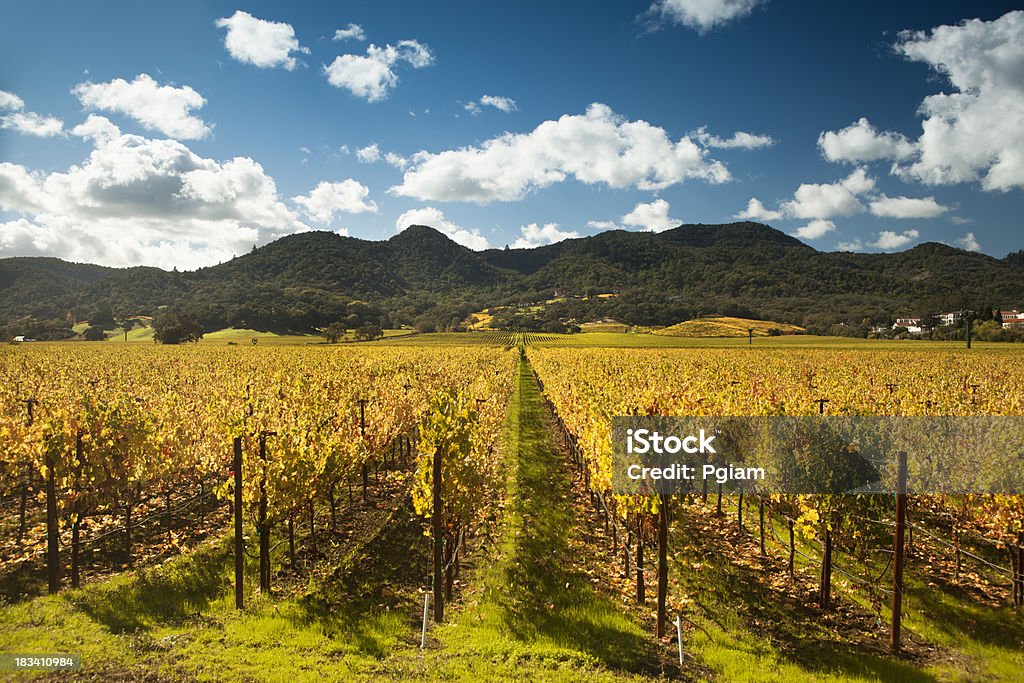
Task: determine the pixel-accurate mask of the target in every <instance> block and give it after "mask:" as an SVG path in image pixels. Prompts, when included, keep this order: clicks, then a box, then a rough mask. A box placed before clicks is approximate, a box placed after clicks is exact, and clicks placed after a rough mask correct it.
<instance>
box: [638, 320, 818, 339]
mask: <svg viewBox="0 0 1024 683" xmlns="http://www.w3.org/2000/svg"><path fill="white" fill-rule="evenodd" d="M773 329H774V330H778V331H779V332H782V333H787V332H803V331H804V328H802V327H798V326H796V325H787V324H786V323H776V322H772V321H771V320H751V319H749V318H728V317H720V318H696V319H694V320H687V321H685V322H681V323H679V324H678V325H672V326H671V327H666V328H664V329H661V330H657V331H655V332H653V334H658V335H665V336H669V337H743V338H746V337H747V336H748V334H749V333H748V330H753V331H754V336H755V337H767V336H768V335H769V330H773Z"/></svg>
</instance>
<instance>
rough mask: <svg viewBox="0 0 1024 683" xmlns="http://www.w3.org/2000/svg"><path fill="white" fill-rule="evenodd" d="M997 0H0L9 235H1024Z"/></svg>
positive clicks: (141, 241)
mask: <svg viewBox="0 0 1024 683" xmlns="http://www.w3.org/2000/svg"><path fill="white" fill-rule="evenodd" d="M1012 9H1013V5H1012V4H1011V3H999V2H987V3H983V4H982V3H949V2H905V3H904V2H901V3H892V2H886V3H872V2H861V3H857V4H856V5H855V6H854V5H849V6H841V5H840V3H820V2H798V1H796V0H788V1H786V2H782V1H781V0H658V1H657V2H654V3H653V4H652V0H646V1H638V2H617V3H584V2H562V3H550V2H546V3H545V2H528V1H527V2H518V3H515V4H514V5H511V6H501V7H500V8H499V7H498V6H497V5H494V4H491V3H479V2H444V3H432V2H422V1H420V2H413V1H410V2H397V1H396V2H387V1H381V2H360V3H356V2H329V3H328V2H323V3H316V4H314V3H301V4H299V3H290V4H286V3H269V2H250V3H246V4H238V3H222V2H202V3H199V2H181V3H173V4H171V3H166V4H162V3H137V2H121V3H117V2H105V3H73V2H43V1H41V2H35V3H16V4H8V6H6V7H5V9H4V10H3V21H2V22H0V256H15V255H51V256H58V257H61V258H66V259H69V260H77V261H89V262H97V263H104V264H109V265H118V266H121V265H135V264H139V263H144V264H148V265H158V266H162V267H168V268H169V267H171V266H177V267H179V268H195V267H198V266H202V265H210V264H213V263H217V262H220V261H222V260H226V259H228V258H230V257H231V256H233V255H235V254H239V253H244V252H246V251H248V250H249V249H250V248H251V247H252V245H253V244H263V243H266V242H268V241H270V240H273V239H276V238H279V237H281V236H283V235H287V234H291V233H294V232H297V231H302V230H307V229H329V230H336V231H339V232H342V233H343V234H348V235H351V236H354V237H360V238H365V239H386V238H388V237H390V236H392V235H394V234H395V232H396V230H397V229H398V228H399V227H403V226H404V225H405V224H408V223H410V222H417V223H426V224H428V225H433V226H434V227H438V228H439V229H441V230H443V231H444V232H446V233H448V234H449V235H451V236H452V237H453V238H454V239H456V241H459V242H461V243H463V244H466V245H467V246H470V247H472V248H484V247H487V246H490V247H503V246H504V245H506V244H510V245H513V246H530V245H536V244H544V243H548V242H550V241H553V240H557V239H562V238H565V237H571V236H583V235H589V234H595V233H596V232H598V231H600V230H606V229H612V228H615V227H620V228H625V229H629V230H661V229H665V228H667V227H673V226H675V225H677V224H679V223H681V222H682V223H721V222H729V221H732V220H737V219H739V218H744V217H748V218H751V219H754V220H760V221H762V222H766V223H768V224H770V225H772V226H774V227H777V228H779V229H780V230H783V231H785V232H787V233H790V234H794V235H796V236H798V237H799V238H801V239H803V240H804V241H805V242H807V243H808V244H811V245H812V246H814V247H815V248H818V249H820V250H824V251H832V250H837V249H845V250H855V251H893V250H901V249H906V248H909V247H911V246H913V245H914V244H918V243H921V242H924V241H941V242H946V243H948V244H952V245H955V246H960V247H962V248H968V249H974V250H980V251H983V252H985V253H988V254H992V255H994V256H999V257H1001V256H1003V255H1004V254H1006V253H1007V252H1009V251H1016V250H1017V249H1021V248H1022V247H1024V235H1022V231H1021V229H1020V223H1019V215H1020V214H1021V208H1022V191H1024V13H1021V12H1012Z"/></svg>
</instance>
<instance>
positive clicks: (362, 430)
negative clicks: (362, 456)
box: [359, 398, 370, 503]
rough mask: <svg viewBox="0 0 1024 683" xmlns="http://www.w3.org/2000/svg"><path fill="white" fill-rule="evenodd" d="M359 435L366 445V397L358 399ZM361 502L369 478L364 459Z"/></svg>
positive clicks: (364, 495) (364, 498)
mask: <svg viewBox="0 0 1024 683" xmlns="http://www.w3.org/2000/svg"><path fill="white" fill-rule="evenodd" d="M359 437H360V438H361V439H362V440H363V445H364V446H365V445H366V399H365V398H361V399H359ZM362 474H363V502H364V503H365V502H366V485H367V480H368V479H369V474H370V473H369V465H368V464H367V463H366V461H365V460H364V461H363V470H362Z"/></svg>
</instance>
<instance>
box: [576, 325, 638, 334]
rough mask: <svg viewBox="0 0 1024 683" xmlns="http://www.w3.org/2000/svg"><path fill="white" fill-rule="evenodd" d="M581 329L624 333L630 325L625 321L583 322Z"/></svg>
mask: <svg viewBox="0 0 1024 683" xmlns="http://www.w3.org/2000/svg"><path fill="white" fill-rule="evenodd" d="M580 329H581V330H583V331H584V332H613V333H617V334H624V333H626V332H627V331H628V330H629V325H625V324H623V323H615V322H610V323H583V324H582V325H580Z"/></svg>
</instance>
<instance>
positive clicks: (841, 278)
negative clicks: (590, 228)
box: [0, 222, 1024, 331]
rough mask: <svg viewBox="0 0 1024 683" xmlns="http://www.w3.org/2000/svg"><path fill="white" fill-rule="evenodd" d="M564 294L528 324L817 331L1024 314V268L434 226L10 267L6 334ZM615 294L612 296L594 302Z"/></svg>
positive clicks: (733, 236) (752, 228) (740, 233)
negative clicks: (517, 235) (76, 325)
mask: <svg viewBox="0 0 1024 683" xmlns="http://www.w3.org/2000/svg"><path fill="white" fill-rule="evenodd" d="M556 291H557V292H559V293H560V294H561V297H560V302H559V303H558V304H556V305H552V306H547V307H545V309H544V313H543V316H544V318H543V319H542V320H538V321H534V322H538V323H544V322H551V321H552V320H558V319H563V320H564V319H570V318H571V319H575V320H578V321H586V320H598V319H601V318H614V319H616V320H620V321H623V322H624V323H627V324H631V325H673V324H675V323H678V322H679V321H681V320H688V319H691V318H694V317H700V316H705V317H706V316H734V317H744V318H757V319H768V320H773V321H778V322H785V323H792V324H797V325H802V326H809V327H814V326H823V325H826V326H827V325H829V324H831V323H834V322H839V321H849V322H860V321H861V320H862V319H864V318H875V319H884V318H886V317H894V316H897V315H905V314H916V313H919V312H922V311H927V310H938V309H945V308H953V307H964V306H969V307H981V306H989V305H991V306H1005V307H1021V306H1024V257H1022V256H1021V254H1020V253H1017V254H1011V255H1010V256H1008V257H1006V258H1004V259H996V258H992V257H990V256H986V255H984V254H979V253H973V252H967V251H963V250H960V249H955V248H953V247H949V246H946V245H943V244H937V243H925V244H922V245H919V246H917V247H914V248H913V249H909V250H907V251H904V252H900V253H894V254H858V253H827V252H819V251H817V250H815V249H814V248H812V247H810V246H808V245H806V244H803V243H802V242H800V241H798V240H796V239H794V238H792V237H790V236H788V235H786V234H784V233H782V232H780V231H778V230H775V229H773V228H771V227H769V226H767V225H762V224H759V223H750V222H743V223H730V224H725V225H682V226H679V227H678V228H675V229H672V230H668V231H665V232H662V233H637V232H627V231H622V230H613V231H608V232H603V233H600V234H597V235H594V236H591V237H583V238H578V239H572V240H565V241H563V242H559V243H557V244H552V245H547V246H541V247H537V248H533V249H507V248H506V249H490V250H486V251H481V252H475V251H471V250H470V249H467V248H465V247H463V246H460V245H458V244H456V243H455V242H453V241H452V240H450V239H449V238H448V237H446V236H445V235H443V234H442V233H440V232H438V231H437V230H434V229H432V228H429V227H425V226H411V227H409V228H407V229H406V230H404V231H403V232H401V233H399V234H397V235H395V236H393V237H392V238H391V239H389V240H385V241H368V240H361V239H356V238H352V237H343V236H340V235H337V234H335V233H330V232H308V233H302V234H297V235H291V236H288V237H284V238H281V239H279V240H277V241H275V242H272V243H270V244H267V245H265V246H263V247H261V248H259V249H255V250H253V251H252V252H250V253H248V254H245V255H242V256H239V257H236V258H234V259H232V260H231V261H228V262H226V263H223V264H220V265H217V266H212V267H208V268H202V269H199V270H196V271H190V272H177V271H173V272H168V271H164V270H160V269H158V268H149V267H135V268H127V269H115V268H106V267H101V266H93V265H87V264H74V263H67V262H64V261H60V260H59V259H53V258H25V257H19V258H8V259H0V325H6V328H5V329H6V330H7V331H10V330H11V329H20V328H23V327H25V326H26V325H30V324H35V323H40V322H41V321H52V325H53V326H56V327H59V326H60V324H63V321H66V319H67V317H68V314H69V313H71V316H72V317H73V318H74V319H76V320H80V319H83V318H87V317H89V316H90V315H91V314H92V313H93V312H94V311H96V310H109V311H110V312H112V313H113V314H114V315H115V316H122V315H152V314H154V313H156V312H158V311H159V310H161V308H163V307H171V308H179V309H184V310H187V311H188V312H189V313H191V314H192V315H194V316H195V317H197V318H198V319H199V320H200V322H201V323H202V324H203V325H204V326H206V327H207V328H208V329H219V328H224V327H238V328H253V329H280V330H296V331H298V330H308V329H310V328H312V327H315V326H320V325H324V324H327V323H329V322H332V321H335V320H346V319H348V320H349V321H350V322H353V321H362V320H370V321H375V322H379V323H383V324H382V326H383V327H393V326H397V325H399V324H417V325H419V326H421V327H423V328H431V327H433V328H449V327H453V326H455V325H457V324H459V323H460V322H461V321H462V320H464V319H465V318H466V316H467V315H469V314H471V313H473V312H474V311H479V310H481V309H483V308H487V307H490V306H501V305H506V306H516V305H519V304H523V303H529V302H535V301H544V300H547V299H551V298H552V297H554V293H555V292H556ZM605 292H615V293H617V294H618V296H616V297H607V298H601V297H595V296H587V295H592V294H599V293H605ZM353 301H357V302H359V303H356V304H353ZM528 323H530V321H526V323H524V324H528ZM12 324H14V328H12V327H11V325H12Z"/></svg>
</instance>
